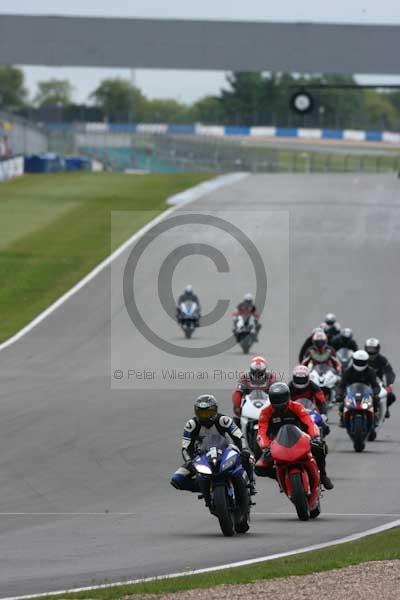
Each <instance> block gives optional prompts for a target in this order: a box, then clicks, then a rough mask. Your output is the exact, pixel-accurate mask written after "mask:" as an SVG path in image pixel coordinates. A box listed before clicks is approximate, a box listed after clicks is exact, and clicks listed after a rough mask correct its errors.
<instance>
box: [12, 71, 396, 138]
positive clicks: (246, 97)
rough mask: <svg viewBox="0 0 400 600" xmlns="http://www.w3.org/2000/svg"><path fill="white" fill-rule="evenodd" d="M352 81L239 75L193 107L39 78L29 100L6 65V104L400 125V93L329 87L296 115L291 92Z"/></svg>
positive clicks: (43, 111) (53, 115)
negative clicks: (82, 99)
mask: <svg viewBox="0 0 400 600" xmlns="http://www.w3.org/2000/svg"><path fill="white" fill-rule="evenodd" d="M355 83H356V82H355V80H354V78H353V77H351V76H341V75H318V76H307V77H298V76H294V75H291V74H285V73H278V74H274V73H272V74H271V73H247V72H236V73H232V74H230V75H228V76H227V79H226V85H225V87H224V88H223V89H221V90H220V93H219V94H218V95H215V96H205V97H203V98H201V99H199V100H197V101H196V102H194V103H192V104H185V103H183V102H178V101H177V100H174V99H150V98H147V97H146V96H145V95H144V94H143V92H142V91H141V90H140V89H139V88H137V87H135V89H133V88H132V85H131V83H130V82H129V81H128V80H126V79H123V78H120V77H115V78H111V79H104V80H103V81H102V82H101V83H100V84H99V85H98V86H97V88H96V89H95V90H93V92H92V93H91V94H90V95H89V98H88V101H87V102H86V103H83V104H78V103H76V102H74V101H73V94H74V88H73V86H72V85H71V83H70V82H69V81H68V80H66V79H50V80H48V81H40V82H39V83H38V86H37V92H36V94H35V96H34V98H33V99H30V98H29V97H28V93H27V89H26V86H25V81H24V73H23V71H22V70H21V69H19V68H17V67H13V66H2V67H0V107H1V108H2V109H6V110H9V111H13V112H16V113H18V114H19V115H21V116H25V117H28V118H30V119H35V120H37V121H45V122H79V121H93V122H95V121H97V122H98V121H108V122H141V123H150V122H152V123H156V122H159V123H178V124H179V123H182V124H183V123H196V122H201V123H204V124H210V125H216V124H217V125H250V126H257V125H258V126H262V125H266V126H268V125H276V126H281V127H287V126H291V127H301V126H304V127H331V128H365V129H388V130H394V129H399V128H400V91H390V92H388V91H384V90H371V89H341V88H340V87H337V88H334V87H329V88H325V89H317V90H315V91H312V92H311V93H312V94H313V96H314V99H315V101H316V102H315V109H314V110H313V112H312V113H310V114H308V115H297V114H295V113H294V112H293V111H292V110H291V109H290V106H289V100H290V97H291V95H292V94H293V93H294V92H295V91H296V90H299V89H301V88H302V87H304V88H305V89H307V86H311V87H312V86H316V85H326V84H328V85H330V86H335V85H336V86H341V85H350V84H355Z"/></svg>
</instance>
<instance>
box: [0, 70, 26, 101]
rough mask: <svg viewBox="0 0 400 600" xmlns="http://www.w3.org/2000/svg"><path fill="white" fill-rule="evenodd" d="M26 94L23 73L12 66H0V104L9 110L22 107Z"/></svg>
mask: <svg viewBox="0 0 400 600" xmlns="http://www.w3.org/2000/svg"><path fill="white" fill-rule="evenodd" d="M26 96H27V92H26V89H25V87H24V74H23V72H22V71H21V69H18V68H17V67H12V66H4V67H0V106H1V107H2V108H7V109H9V110H19V109H21V108H23V107H24V105H25V99H26Z"/></svg>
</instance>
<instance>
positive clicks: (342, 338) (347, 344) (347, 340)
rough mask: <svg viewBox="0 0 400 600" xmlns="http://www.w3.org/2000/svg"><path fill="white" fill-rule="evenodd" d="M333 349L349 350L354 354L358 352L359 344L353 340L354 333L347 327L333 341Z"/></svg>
mask: <svg viewBox="0 0 400 600" xmlns="http://www.w3.org/2000/svg"><path fill="white" fill-rule="evenodd" d="M332 347H333V348H334V349H335V350H340V349H341V348H347V349H348V350H353V352H357V350H358V344H357V342H356V340H355V339H354V338H353V332H352V330H351V329H350V328H349V327H345V328H344V329H342V331H341V332H340V333H339V334H338V335H335V337H334V338H333V340H332Z"/></svg>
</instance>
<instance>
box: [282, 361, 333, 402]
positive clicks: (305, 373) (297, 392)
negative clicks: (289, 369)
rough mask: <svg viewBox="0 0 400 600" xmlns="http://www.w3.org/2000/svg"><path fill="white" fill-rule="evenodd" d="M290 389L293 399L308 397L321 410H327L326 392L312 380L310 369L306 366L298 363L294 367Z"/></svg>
mask: <svg viewBox="0 0 400 600" xmlns="http://www.w3.org/2000/svg"><path fill="white" fill-rule="evenodd" d="M289 390H290V397H291V399H292V400H293V401H296V400H300V398H308V399H309V400H311V401H312V403H313V404H314V405H315V406H316V407H317V409H318V410H319V411H320V412H326V407H325V404H326V402H325V394H324V392H323V391H322V390H321V388H320V387H319V386H318V385H317V384H316V383H314V382H313V381H310V371H309V370H308V368H307V367H306V366H304V365H297V367H295V368H294V369H293V378H292V381H291V382H290V383H289Z"/></svg>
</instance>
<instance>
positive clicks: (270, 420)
mask: <svg viewBox="0 0 400 600" xmlns="http://www.w3.org/2000/svg"><path fill="white" fill-rule="evenodd" d="M269 399H270V402H271V404H270V405H269V406H266V407H265V408H263V409H262V411H261V414H260V418H259V420H258V438H257V442H258V445H259V446H260V448H261V450H263V455H262V456H261V458H260V459H259V460H258V461H257V463H256V468H255V472H256V474H257V475H259V476H260V477H271V478H273V479H275V478H276V474H275V468H274V465H273V461H272V458H271V452H270V446H271V442H272V440H273V439H274V437H275V436H276V435H277V433H278V431H279V429H280V428H281V427H282V426H283V425H289V424H290V425H297V427H299V428H300V429H301V430H302V431H304V432H305V433H308V435H309V436H311V450H312V454H313V456H314V458H315V460H316V462H317V464H318V468H319V471H320V477H321V483H322V485H323V486H324V487H325V489H327V490H331V489H332V488H333V483H332V481H331V480H330V479H329V477H328V475H327V473H326V461H325V446H324V444H323V442H322V441H321V438H320V437H319V428H318V426H317V425H316V424H315V423H314V421H313V420H312V419H311V417H310V416H309V414H308V413H307V411H306V409H305V408H304V407H303V406H302V405H301V404H299V403H298V402H293V401H292V400H291V399H290V390H289V387H288V386H287V385H286V383H281V382H277V383H274V384H272V385H271V387H270V390H269Z"/></svg>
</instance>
